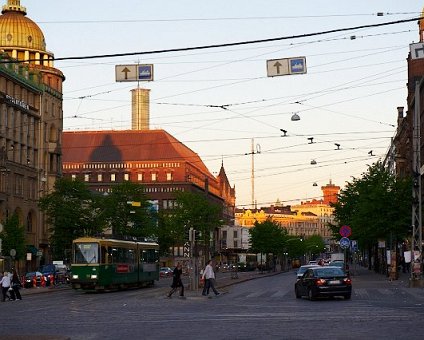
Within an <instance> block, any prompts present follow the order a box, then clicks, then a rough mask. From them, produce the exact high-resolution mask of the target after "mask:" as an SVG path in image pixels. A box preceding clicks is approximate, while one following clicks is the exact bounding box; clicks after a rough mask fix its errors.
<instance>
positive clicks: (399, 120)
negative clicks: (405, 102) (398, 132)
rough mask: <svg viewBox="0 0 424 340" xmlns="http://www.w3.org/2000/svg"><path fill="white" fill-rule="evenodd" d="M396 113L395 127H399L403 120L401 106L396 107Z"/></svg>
mask: <svg viewBox="0 0 424 340" xmlns="http://www.w3.org/2000/svg"><path fill="white" fill-rule="evenodd" d="M397 111H398V118H397V125H398V126H400V124H401V123H402V120H403V106H398V107H397Z"/></svg>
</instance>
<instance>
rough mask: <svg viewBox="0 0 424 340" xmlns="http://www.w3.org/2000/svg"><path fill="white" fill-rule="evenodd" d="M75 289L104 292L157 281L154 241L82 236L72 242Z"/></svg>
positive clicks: (157, 261)
mask: <svg viewBox="0 0 424 340" xmlns="http://www.w3.org/2000/svg"><path fill="white" fill-rule="evenodd" d="M71 272H72V277H71V284H72V288H74V289H82V290H92V291H103V290H112V289H125V288H129V287H140V286H146V285H153V284H154V281H155V280H159V245H158V244H157V243H154V242H139V241H126V240H117V239H107V238H94V237H82V238H78V239H76V240H74V241H73V242H72V264H71Z"/></svg>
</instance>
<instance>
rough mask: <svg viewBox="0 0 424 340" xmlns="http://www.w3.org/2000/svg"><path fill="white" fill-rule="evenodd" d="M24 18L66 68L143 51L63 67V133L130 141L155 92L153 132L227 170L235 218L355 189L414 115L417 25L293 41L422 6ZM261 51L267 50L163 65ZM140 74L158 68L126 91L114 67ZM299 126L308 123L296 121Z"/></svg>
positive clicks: (36, 2)
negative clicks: (412, 54) (141, 103)
mask: <svg viewBox="0 0 424 340" xmlns="http://www.w3.org/2000/svg"><path fill="white" fill-rule="evenodd" d="M2 2H3V4H4V3H5V2H6V0H3V1H2ZM312 3H313V6H312ZM21 5H22V6H25V7H26V8H27V13H28V17H29V18H30V19H32V20H33V21H35V22H36V23H37V24H38V25H39V27H40V28H41V29H42V31H43V33H44V36H45V39H46V44H47V49H48V50H49V51H52V52H53V53H54V55H55V57H56V58H66V57H83V56H99V55H114V54H123V53H128V54H129V53H134V52H140V54H135V53H134V55H130V56H119V57H108V58H94V59H82V60H58V61H56V62H55V67H57V68H59V69H60V70H62V71H63V73H64V74H65V77H66V81H65V83H64V90H63V93H64V101H63V109H64V130H65V131H72V130H110V129H114V130H122V129H130V127H131V93H130V91H131V89H134V88H137V86H138V85H139V86H140V87H143V88H147V89H150V101H151V105H150V127H151V129H164V130H166V131H167V132H169V133H170V134H171V135H173V136H174V137H175V138H177V139H178V140H180V141H181V142H183V143H184V144H185V145H187V146H188V147H190V148H191V149H192V150H193V151H194V152H196V153H198V154H199V156H200V157H201V158H202V160H203V161H204V163H205V164H206V166H207V167H208V169H209V170H210V171H211V173H212V174H215V175H216V174H217V173H218V172H219V169H220V167H221V164H224V168H225V171H226V174H227V176H228V179H229V181H230V184H231V185H232V186H235V189H236V197H237V198H236V205H237V207H239V208H243V207H244V208H249V207H252V203H253V202H255V203H256V204H257V206H258V207H260V206H269V205H271V204H274V203H275V202H276V201H279V202H281V203H283V204H284V205H292V204H298V203H299V202H300V201H305V200H311V199H313V198H316V199H319V198H321V195H322V191H321V186H323V185H326V184H327V183H329V181H330V180H331V181H332V183H333V184H336V185H339V186H340V187H341V188H343V187H344V186H345V184H346V183H347V182H349V181H351V180H352V178H353V177H360V176H361V174H362V173H364V172H365V171H366V169H367V168H368V166H369V165H371V164H372V163H374V162H377V161H378V160H379V159H384V157H385V155H386V153H387V150H388V148H389V146H390V143H391V138H392V137H393V136H394V135H395V131H396V122H397V107H399V106H404V107H406V106H407V105H406V95H407V88H406V83H407V63H406V58H407V56H408V52H409V45H410V44H411V43H416V42H418V41H419V34H418V25H417V22H416V21H411V22H406V23H398V24H393V25H384V26H380V27H367V28H361V29H352V30H345V31H339V32H334V33H329V34H320V35H310V36H307V37H301V38H293V36H301V35H308V34H311V33H320V32H321V33H322V32H325V31H330V30H337V29H342V28H354V27H358V26H363V25H373V24H381V23H387V22H392V21H398V20H407V19H412V18H416V17H419V16H420V15H421V11H422V9H423V6H424V1H418V0H406V1H399V0H373V1H369V0H356V1H355V2H352V1H345V0H337V1H336V0H314V1H313V2H312V1H310V0H297V1H293V2H291V1H283V0H268V1H259V0H249V1H245V0H232V1H229V0H215V1H209V2H206V1H204V2H199V1H192V0H181V1H175V0H160V1H159V0H158V1H141V0H125V1H112V0H102V1H100V0H97V1H86V0H84V1H83V0H73V1H57V0H21ZM378 13H383V15H378ZM272 38H284V39H278V40H272V41H269V40H271V39H272ZM256 40H260V41H263V40H268V41H265V42H258V43H246V44H242V45H238V46H229V47H217V48H208V49H193V50H186V51H175V52H164V51H166V50H169V49H183V48H188V47H190V48H191V47H200V46H209V45H222V44H231V43H237V42H251V41H256ZM154 51H156V52H155V53H146V52H154ZM141 52H143V53H144V54H141ZM297 57H305V58H306V65H307V72H306V74H294V75H284V76H276V77H269V76H267V68H266V65H267V61H268V60H274V59H278V60H280V59H286V58H297ZM137 63H140V64H153V65H154V80H153V81H151V82H140V84H137V83H136V82H133V83H129V82H116V81H115V66H116V65H125V64H131V65H132V64H137ZM294 114H297V115H298V116H299V117H300V120H298V121H292V120H291V117H292V116H293V115H294ZM282 130H285V131H286V132H285V133H284V132H282ZM311 163H316V164H311ZM252 170H253V171H252ZM252 177H253V178H254V180H252ZM252 184H253V185H252ZM314 184H316V185H314Z"/></svg>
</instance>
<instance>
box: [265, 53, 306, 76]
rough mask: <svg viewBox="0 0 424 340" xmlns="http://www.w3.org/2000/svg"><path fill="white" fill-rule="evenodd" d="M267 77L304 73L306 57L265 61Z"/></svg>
mask: <svg viewBox="0 0 424 340" xmlns="http://www.w3.org/2000/svg"><path fill="white" fill-rule="evenodd" d="M266 70H267V76H268V77H275V76H286V75H290V74H304V73H306V57H296V58H284V59H271V60H267V61H266Z"/></svg>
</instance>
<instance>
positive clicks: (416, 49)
mask: <svg viewBox="0 0 424 340" xmlns="http://www.w3.org/2000/svg"><path fill="white" fill-rule="evenodd" d="M409 50H410V52H411V59H421V58H424V44H423V43H417V44H410V45H409Z"/></svg>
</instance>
